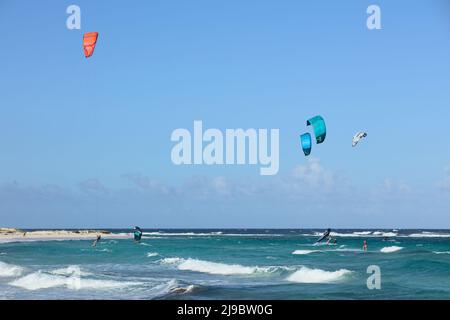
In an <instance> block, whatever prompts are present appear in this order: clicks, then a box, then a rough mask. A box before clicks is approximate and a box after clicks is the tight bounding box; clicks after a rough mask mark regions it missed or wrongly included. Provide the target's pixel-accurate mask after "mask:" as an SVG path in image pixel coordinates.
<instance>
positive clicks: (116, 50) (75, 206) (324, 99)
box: [0, 0, 450, 228]
mask: <svg viewBox="0 0 450 320" xmlns="http://www.w3.org/2000/svg"><path fill="white" fill-rule="evenodd" d="M70 4H76V5H79V6H80V8H81V15H82V17H81V19H82V21H81V30H68V29H67V28H66V19H67V17H68V15H67V14H66V8H67V6H69V5H70ZM371 4H377V5H379V6H380V7H381V13H382V30H372V31H370V30H368V29H367V28H366V19H367V17H368V15H367V14H366V9H367V7H368V6H369V5H371ZM89 31H98V32H99V33H100V36H99V41H98V43H97V47H96V49H95V53H94V56H93V57H92V58H90V59H85V58H84V56H83V51H82V48H81V39H82V34H83V33H84V32H89ZM449 36H450V5H449V4H448V3H447V2H446V1H444V0H430V1H406V0H402V1H376V2H375V1H365V0H353V1H345V3H337V2H336V1H331V0H330V1H325V0H320V1H273V0H271V1H235V0H232V1H214V2H211V1H206V0H205V1H194V2H192V1H190V2H186V1H139V2H136V3H134V4H129V3H128V2H125V1H123V2H114V4H112V2H104V1H34V2H29V1H28V2H26V1H4V0H3V1H0V39H2V50H0V88H1V89H0V90H1V91H0V92H1V94H0V150H1V151H0V225H8V226H18V227H127V226H130V225H142V226H145V227H178V228H188V227H218V228H220V227H249V228H250V227H263V228H270V227H274V228H275V227H286V228H306V227H320V228H322V227H328V226H330V227H360V228H367V227H373V228H378V227H394V228H397V227H400V228H401V227H411V228H414V227H417V228H419V227H421V228H445V227H447V228H450V216H449V213H450V148H449V143H448V140H447V138H448V137H450V126H449V119H450V76H449V74H450V41H448V40H449ZM316 114H321V115H322V116H323V117H324V118H325V120H326V122H327V128H328V136H327V140H326V142H325V143H324V144H322V145H320V146H313V152H312V156H311V158H309V159H307V158H305V157H304V156H303V153H302V151H301V150H300V148H299V142H298V135H299V134H301V133H303V132H304V131H305V120H306V119H308V118H309V117H311V116H314V115H316ZM194 120H202V121H203V124H204V126H205V127H207V128H219V129H222V130H225V129H226V128H244V129H246V128H267V129H270V128H279V129H280V171H279V173H278V175H276V176H272V177H261V176H259V167H255V166H174V165H173V164H172V162H171V159H170V152H171V148H172V147H173V145H174V144H173V143H172V142H171V141H170V135H171V132H172V131H173V130H174V129H176V128H188V129H191V130H192V126H193V121H194ZM359 130H364V131H367V132H368V134H369V136H368V138H367V139H366V141H364V142H363V143H362V144H361V145H360V146H359V147H358V148H357V149H353V148H351V138H352V136H353V134H354V133H355V132H357V131H359Z"/></svg>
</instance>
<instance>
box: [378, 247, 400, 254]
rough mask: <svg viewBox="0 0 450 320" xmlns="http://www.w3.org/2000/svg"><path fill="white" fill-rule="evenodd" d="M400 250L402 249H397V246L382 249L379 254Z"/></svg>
mask: <svg viewBox="0 0 450 320" xmlns="http://www.w3.org/2000/svg"><path fill="white" fill-rule="evenodd" d="M402 249H403V247H398V246H392V247H384V248H381V250H380V252H383V253H392V252H397V251H400V250H402Z"/></svg>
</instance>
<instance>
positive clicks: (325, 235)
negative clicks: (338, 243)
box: [316, 228, 331, 243]
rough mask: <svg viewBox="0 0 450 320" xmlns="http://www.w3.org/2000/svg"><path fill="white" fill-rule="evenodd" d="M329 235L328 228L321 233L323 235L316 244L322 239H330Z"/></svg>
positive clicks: (329, 230)
mask: <svg viewBox="0 0 450 320" xmlns="http://www.w3.org/2000/svg"><path fill="white" fill-rule="evenodd" d="M330 234H331V229H330V228H328V229H327V230H326V231H325V232H324V233H323V235H322V236H321V237H320V238H319V239H318V240H317V241H316V243H319V242H322V241H323V240H324V239H327V238H328V240H329V239H330V237H331V236H330Z"/></svg>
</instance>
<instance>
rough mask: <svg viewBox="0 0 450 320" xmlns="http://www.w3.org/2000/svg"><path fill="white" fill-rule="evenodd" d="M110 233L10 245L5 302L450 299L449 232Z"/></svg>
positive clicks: (1, 286) (1, 271)
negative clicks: (328, 240) (137, 238)
mask: <svg viewBox="0 0 450 320" xmlns="http://www.w3.org/2000/svg"><path fill="white" fill-rule="evenodd" d="M109 231H111V232H113V233H116V234H121V235H122V236H126V235H128V233H130V235H129V239H128V238H127V239H103V240H101V241H100V242H99V243H98V245H97V246H96V247H95V248H94V247H92V246H91V244H92V241H87V240H45V241H22V242H11V241H9V242H8V241H3V242H1V243H0V299H450V230H335V232H334V233H333V237H334V238H335V239H336V240H337V243H336V244H332V245H327V244H325V243H324V244H320V245H317V244H315V241H316V240H317V238H318V236H319V235H320V234H321V233H322V232H323V230H266V229H258V230H250V229H246V230H240V229H231V230H221V229H216V230H205V229H202V230H173V229H171V230H144V237H143V239H142V241H141V243H139V244H136V243H134V242H133V241H132V235H131V231H130V230H109ZM363 240H367V242H368V251H367V252H364V251H363V250H362V243H363ZM369 266H378V267H379V271H380V277H379V280H380V285H381V287H380V288H379V289H369V288H368V286H367V280H368V278H369V277H370V276H371V275H372V274H371V273H368V271H367V270H368V267H369Z"/></svg>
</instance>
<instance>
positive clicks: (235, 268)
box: [161, 258, 293, 275]
mask: <svg viewBox="0 0 450 320" xmlns="http://www.w3.org/2000/svg"><path fill="white" fill-rule="evenodd" d="M161 262H162V263H164V264H174V265H176V266H177V269H178V270H183V271H194V272H200V273H208V274H216V275H252V274H273V273H281V272H284V271H290V270H293V268H290V267H284V266H267V267H258V266H243V265H240V264H226V263H222V262H211V261H205V260H199V259H192V258H188V259H183V258H165V259H162V260H161Z"/></svg>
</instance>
